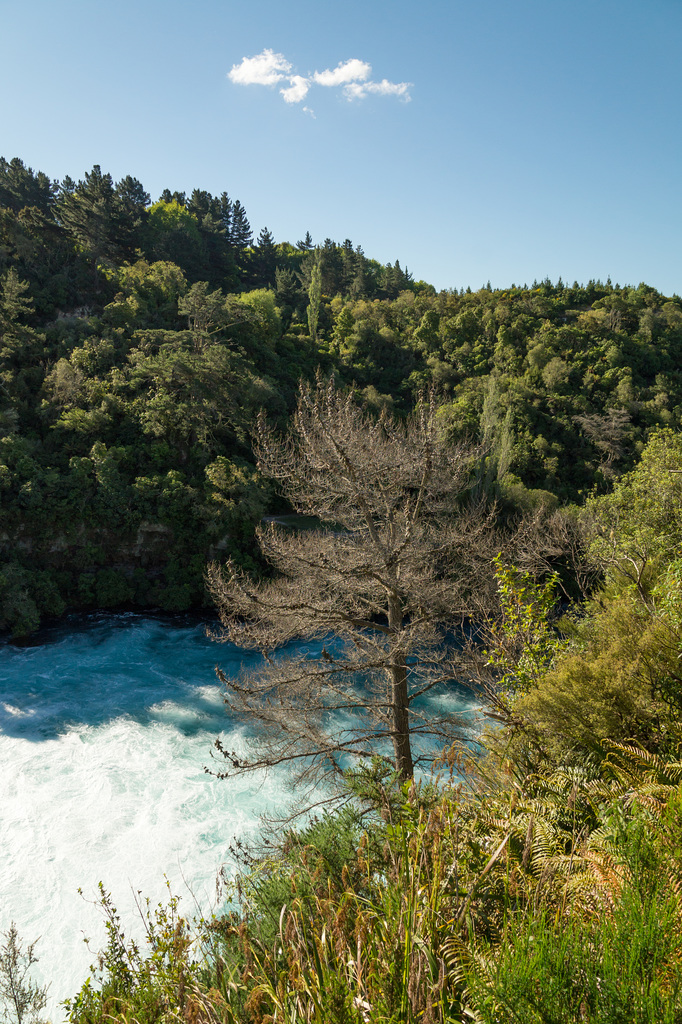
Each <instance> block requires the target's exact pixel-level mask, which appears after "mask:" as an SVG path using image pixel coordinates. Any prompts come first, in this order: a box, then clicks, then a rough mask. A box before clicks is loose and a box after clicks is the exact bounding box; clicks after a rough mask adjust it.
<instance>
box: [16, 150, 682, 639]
mask: <svg viewBox="0 0 682 1024" xmlns="http://www.w3.org/2000/svg"><path fill="white" fill-rule="evenodd" d="M681 357H682V300H680V298H679V297H678V296H672V297H667V296H663V295H661V294H659V293H658V292H657V291H656V290H655V289H654V288H652V287H649V286H646V285H639V286H638V287H636V288H630V287H624V288H621V287H619V286H618V285H614V284H612V283H611V282H610V281H607V282H606V283H605V284H604V283H601V282H595V281H590V282H589V283H588V284H587V285H584V286H582V285H578V284H577V283H575V284H573V285H571V286H568V285H566V284H564V283H563V282H562V281H558V282H557V283H556V284H552V283H551V282H549V281H543V282H541V283H539V284H538V283H537V282H533V284H532V285H531V286H530V287H527V286H525V285H524V286H523V287H521V286H518V287H517V286H514V285H512V286H511V287H510V288H507V289H504V290H493V289H492V288H491V287H490V286H489V285H488V286H487V287H484V288H482V289H480V290H478V291H471V290H470V289H467V290H466V291H462V290H460V291H457V290H452V291H445V292H441V293H440V294H437V293H436V292H435V290H434V289H433V288H432V287H431V286H430V285H428V284H426V283H425V282H423V281H418V282H415V281H414V280H412V277H411V275H410V274H409V272H408V271H407V270H406V269H403V268H402V267H401V265H400V263H399V261H398V260H396V261H395V262H394V263H393V264H387V265H386V266H382V265H381V264H379V263H377V262H376V261H374V260H372V259H369V258H368V257H366V256H365V254H364V253H363V250H362V248H361V247H360V246H359V245H354V244H353V242H351V241H350V240H349V239H346V240H345V241H343V243H341V244H337V243H335V242H333V241H332V240H331V239H325V240H324V241H322V242H320V243H319V244H314V243H313V240H312V239H311V237H310V235H309V233H306V234H305V235H304V238H303V239H302V240H300V241H298V242H296V244H292V243H289V242H280V243H276V242H275V240H274V238H273V236H272V234H271V233H270V232H269V231H268V230H267V228H263V229H262V230H261V231H260V233H259V235H258V237H257V238H256V239H254V236H253V233H252V230H251V227H250V224H249V221H248V219H247V214H246V211H245V209H244V207H243V205H242V204H241V203H240V202H239V200H236V199H235V200H233V199H231V198H230V197H229V196H228V194H227V193H226V192H223V193H222V194H221V195H220V196H213V195H211V194H210V193H208V192H205V191H201V190H198V189H196V190H194V191H193V192H192V193H191V195H189V196H188V195H187V194H185V193H182V192H177V191H173V192H171V191H170V190H169V189H166V190H165V191H164V192H163V193H162V195H161V196H160V197H159V199H158V200H157V201H156V202H153V203H152V202H151V197H150V196H149V194H148V193H147V192H146V191H145V189H144V187H143V185H142V184H141V183H140V182H139V181H138V180H137V179H135V178H133V177H131V176H127V177H125V178H123V179H122V180H121V181H119V182H114V181H113V180H112V178H111V175H109V174H106V173H104V172H102V171H101V169H100V168H99V167H98V166H95V167H94V168H93V169H92V171H90V172H88V173H86V174H85V175H84V177H83V179H82V180H80V181H78V182H75V181H73V180H71V179H70V178H65V179H64V180H63V181H62V182H60V183H57V182H54V181H51V180H50V179H49V178H48V177H47V176H46V175H45V174H43V173H41V172H34V171H33V170H32V169H31V168H28V167H26V166H24V164H23V162H22V161H21V160H19V159H16V158H15V159H12V160H10V161H7V160H5V159H2V160H0V489H1V493H2V505H1V509H0V559H1V560H2V561H1V566H2V569H1V572H0V629H5V630H10V631H11V632H12V633H13V634H14V635H15V636H20V635H25V634H28V633H30V632H31V631H33V630H34V629H35V628H36V627H37V626H38V624H39V623H40V621H41V618H43V617H44V616H53V615H59V614H61V613H63V612H64V611H65V610H66V609H76V608H79V609H89V608H112V607H119V606H123V607H125V606H137V607H158V608H161V609H165V610H168V611H181V610H186V609H188V608H191V607H199V606H201V605H202V604H203V603H206V600H207V599H206V596H205V589H204V583H203V576H204V571H205V565H206V562H207V560H209V559H211V558H214V557H220V558H222V557H225V556H227V555H230V556H232V557H233V558H235V559H237V560H238V561H239V562H240V563H241V564H242V565H244V566H245V567H246V568H250V569H254V570H258V569H259V568H261V567H259V566H258V565H256V564H255V563H254V554H253V543H252V537H253V531H254V527H255V525H256V524H257V523H258V522H259V521H260V520H261V518H262V517H263V515H265V514H268V513H270V514H277V513H281V512H283V511H286V508H285V506H284V505H283V503H282V499H281V498H280V497H279V496H278V494H277V493H276V492H275V490H274V489H273V487H272V485H271V483H270V482H269V481H268V480H267V479H264V478H262V477H261V476H260V475H259V473H258V472H257V470H256V468H255V465H254V460H253V455H252V451H251V445H250V428H251V424H252V422H253V419H254V416H255V414H256V412H257V411H258V410H259V409H261V408H263V409H265V411H266V412H267V414H268V416H269V417H270V418H271V419H273V420H275V421H278V422H279V423H280V424H282V425H283V424H284V423H285V422H286V419H287V416H288V414H289V413H290V412H291V410H292V409H293V407H294V404H295V396H296V390H297V385H298V382H299V380H300V379H302V378H303V379H312V378H313V376H314V374H315V372H316V371H317V369H318V368H320V369H321V370H322V372H323V373H324V374H327V375H328V374H331V373H334V374H335V376H336V378H337V380H338V381H339V382H340V383H341V384H342V385H347V386H352V387H354V388H355V389H356V391H357V392H358V394H359V396H360V397H361V398H362V399H363V400H364V401H365V402H366V403H367V405H368V407H370V408H373V409H375V410H377V411H378V410H380V409H381V408H384V407H387V408H390V409H392V410H394V411H395V412H396V413H397V414H398V415H400V414H404V413H406V412H407V411H408V410H409V409H410V408H411V406H412V404H413V401H414V398H415V395H416V394H417V393H418V392H419V390H420V389H423V388H424V387H425V386H427V387H428V386H429V385H431V384H435V385H436V387H437V388H438V389H439V392H440V394H441V396H442V399H443V405H442V416H443V418H444V420H445V421H446V422H447V427H448V430H449V431H450V433H451V435H452V437H453V439H457V438H461V437H464V436H467V437H477V438H481V439H483V440H484V441H485V443H486V446H487V451H488V455H487V459H486V464H485V466H484V467H482V480H483V482H484V485H485V487H487V488H488V489H489V490H490V492H491V494H492V493H494V494H496V495H497V497H498V499H499V500H500V501H501V503H502V504H503V505H504V504H505V503H506V504H507V505H508V506H510V507H516V508H523V507H525V508H530V507H533V506H537V505H539V504H542V503H547V502H549V503H555V504H556V503H562V504H563V503H566V502H580V501H581V500H582V499H583V498H584V497H585V496H586V495H587V494H589V493H591V492H592V491H593V489H595V488H596V490H597V491H605V490H607V489H608V488H609V486H610V485H611V482H612V481H613V480H614V479H615V478H616V477H617V476H618V475H619V474H620V473H622V472H623V471H624V470H627V469H629V468H631V467H632V466H633V465H634V464H635V461H636V459H637V458H638V456H639V454H640V453H641V451H642V450H643V447H644V445H645V443H646V441H647V439H648V438H649V437H650V435H651V433H652V431H654V430H656V429H657V428H659V427H661V426H669V427H672V428H673V429H675V428H677V427H679V423H680V415H681V410H682V376H681V371H680V367H681V366H682V358H681Z"/></svg>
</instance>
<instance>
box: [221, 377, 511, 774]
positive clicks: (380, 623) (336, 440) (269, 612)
mask: <svg viewBox="0 0 682 1024" xmlns="http://www.w3.org/2000/svg"><path fill="white" fill-rule="evenodd" d="M255 449H256V453H257V457H258V464H259V467H260V469H261V470H262V472H264V473H266V474H267V475H269V476H270V477H272V478H273V479H274V480H276V481H278V483H279V485H280V487H281V489H282V491H283V493H284V494H285V495H286V497H287V499H288V500H289V502H290V503H291V505H292V507H293V508H294V509H295V510H296V511H297V512H298V513H300V514H302V515H304V516H315V517H316V518H317V520H319V521H320V523H321V527H320V528H319V529H313V530H301V531H295V530H288V529H285V528H283V527H281V526H278V525H277V524H275V523H271V524H269V525H267V526H264V527H262V528H261V529H259V530H258V532H257V536H258V541H259V543H260V546H261V549H262V551H263V554H264V555H265V557H266V558H267V560H268V561H269V562H270V564H271V565H272V566H273V568H274V570H275V571H276V575H275V577H274V578H273V580H272V581H271V582H262V583H256V582H254V581H253V580H251V579H250V578H249V577H247V576H246V575H245V574H244V573H242V572H241V571H240V570H239V569H238V568H237V567H236V566H235V565H234V564H233V563H231V562H228V563H227V565H226V566H225V567H224V568H219V567H218V566H217V565H213V566H212V567H211V568H210V569H209V573H208V582H209V586H210V590H211V593H212V595H213V598H214V600H215V601H216V604H217V606H218V609H219V611H220V616H221V620H222V623H223V626H224V633H223V634H221V637H222V638H223V639H226V640H231V641H232V642H233V643H235V644H237V645H239V646H241V647H245V648H250V649H253V650H258V651H261V652H262V653H263V655H264V660H263V663H262V667H260V668H258V669H256V670H255V671H253V672H251V673H248V674H244V675H243V676H242V677H240V678H239V679H237V680H234V679H228V678H227V677H225V676H224V675H221V679H222V681H223V683H224V684H225V686H226V688H227V696H226V703H227V704H228V706H229V708H230V712H231V714H232V715H233V716H236V717H237V718H238V719H242V720H244V721H246V722H247V723H249V724H251V725H257V726H258V729H257V731H258V733H259V738H260V742H259V744H258V746H257V747H256V748H254V754H253V757H251V758H250V759H248V760H244V759H242V758H240V757H239V756H238V755H237V754H236V753H235V752H234V751H229V750H227V749H225V747H224V746H222V745H221V744H220V743H218V744H217V747H218V750H219V751H220V754H221V755H222V756H223V757H224V758H225V760H226V762H227V767H226V769H225V770H224V771H223V772H220V773H218V774H222V775H224V776H231V775H234V774H240V773H243V772H248V771H252V770H254V769H256V768H262V767H269V766H272V765H275V764H289V765H296V766H297V767H298V770H299V773H300V775H301V776H302V777H303V778H305V779H306V780H308V781H317V780H319V778H320V777H321V776H322V775H325V774H328V773H335V772H339V771H341V770H342V768H343V766H344V764H345V765H347V764H348V762H349V759H351V760H352V758H353V757H355V758H368V757H371V756H373V755H377V754H379V755H382V754H385V753H386V752H387V751H390V750H391V748H392V758H391V760H392V762H393V766H394V768H395V770H396V771H397V773H398V774H399V775H400V776H401V777H402V778H404V779H409V778H410V777H411V776H412V775H413V772H414V768H415V765H417V764H419V763H425V762H428V761H429V760H432V759H433V758H434V757H435V755H436V750H435V747H436V745H440V746H442V745H443V744H444V743H447V742H452V739H453V737H454V735H455V734H457V733H459V735H461V734H462V729H461V720H460V718H459V717H458V716H457V715H453V714H450V713H448V712H447V710H441V711H438V710H437V707H433V706H431V707H429V708H428V710H427V709H426V708H425V707H424V702H423V698H424V696H425V695H426V694H427V693H428V692H429V691H431V690H433V689H434V688H436V687H439V686H440V687H444V686H445V685H446V684H448V683H451V682H452V680H453V667H452V661H451V659H450V657H449V653H448V643H447V640H448V631H449V630H451V628H452V626H453V625H454V624H455V623H456V622H457V621H458V620H460V621H461V618H462V617H463V616H465V615H473V616H476V615H477V614H478V613H479V611H480V610H481V608H482V607H483V606H484V605H485V604H486V603H487V602H488V600H489V598H490V596H491V594H492V590H493V586H494V585H493V580H492V573H491V557H492V555H493V554H494V553H495V551H496V550H499V546H498V547H496V546H495V542H494V539H493V538H494V529H493V519H494V510H493V509H492V508H490V507H487V506H485V505H484V504H483V503H482V502H481V501H474V499H473V498H472V496H471V495H472V493H473V490H474V488H473V486H472V485H473V484H474V482H475V471H476V467H477V465H478V464H479V463H480V458H481V451H480V449H479V448H478V447H477V446H476V445H472V444H460V445H458V446H455V447H453V446H452V444H449V443H448V442H447V439H446V437H445V433H444V431H443V430H442V429H441V426H440V421H439V416H438V408H437V404H436V402H435V401H434V399H433V397H432V398H431V399H423V400H422V401H420V402H419V403H418V405H417V408H416V411H415V412H414V414H413V415H412V416H411V417H410V418H409V419H408V420H407V421H404V422H403V421H399V420H397V419H395V418H393V417H392V416H391V415H389V414H383V415H382V416H381V417H380V418H379V419H374V418H372V417H371V416H370V415H369V414H368V413H367V412H366V411H365V410H364V409H361V408H359V407H358V405H357V404H356V403H355V401H354V399H353V397H352V395H350V394H343V393H341V392H340V391H339V390H337V388H336V387H335V385H334V383H333V381H331V382H329V383H325V382H324V381H323V380H322V379H319V378H318V381H317V385H316V387H310V386H308V385H302V386H301V390H300V396H299V402H298V409H297V412H296V414H295V416H294V419H293V425H292V427H291V429H290V431H289V433H288V434H287V435H286V437H280V436H278V435H276V434H274V433H273V431H272V430H271V429H270V427H269V426H268V425H267V423H266V421H265V419H264V417H261V418H260V419H259V421H258V425H257V430H256V437H255ZM300 638H305V639H306V640H308V641H310V644H309V646H308V653H306V654H297V655H287V653H286V651H285V652H284V653H283V654H273V653H272V652H273V651H275V649H276V648H278V647H281V646H282V645H285V644H286V643H287V642H288V641H292V640H295V639H300ZM420 699H422V700H421V705H420ZM344 723H345V724H344ZM425 740H426V742H425Z"/></svg>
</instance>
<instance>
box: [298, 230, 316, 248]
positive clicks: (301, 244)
mask: <svg viewBox="0 0 682 1024" xmlns="http://www.w3.org/2000/svg"><path fill="white" fill-rule="evenodd" d="M296 248H297V249H303V250H304V251H305V252H309V251H310V250H311V249H314V245H313V239H312V235H311V234H310V232H309V231H306V233H305V238H304V239H303V241H301V240H300V239H299V241H298V242H297V243H296Z"/></svg>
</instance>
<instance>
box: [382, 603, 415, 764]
mask: <svg viewBox="0 0 682 1024" xmlns="http://www.w3.org/2000/svg"><path fill="white" fill-rule="evenodd" d="M402 624H403V617H402V603H401V601H400V598H399V597H398V595H397V594H391V595H390V597H389V604H388V626H389V629H390V630H391V632H396V633H397V632H398V630H399V629H400V627H401V626H402ZM388 676H389V705H390V718H391V738H392V740H393V753H394V761H395V768H396V771H397V772H398V773H399V775H400V777H401V779H411V778H412V776H413V775H414V764H413V761H412V747H411V745H410V720H409V707H410V704H409V700H408V691H407V662H406V659H405V654H404V653H403V652H402V651H396V652H395V656H394V657H393V658H392V660H391V664H390V665H389V666H388Z"/></svg>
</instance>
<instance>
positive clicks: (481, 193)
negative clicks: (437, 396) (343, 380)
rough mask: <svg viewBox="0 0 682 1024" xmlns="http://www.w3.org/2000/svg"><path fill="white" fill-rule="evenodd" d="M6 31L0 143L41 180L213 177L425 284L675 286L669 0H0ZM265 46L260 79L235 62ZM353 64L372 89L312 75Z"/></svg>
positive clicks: (680, 205) (281, 233)
mask: <svg viewBox="0 0 682 1024" xmlns="http://www.w3.org/2000/svg"><path fill="white" fill-rule="evenodd" d="M0 31H1V32H2V43H3V45H2V51H3V57H2V61H1V62H0V82H1V83H2V89H3V92H2V95H3V98H4V102H3V104H2V108H1V109H0V154H2V155H4V156H5V157H7V158H10V157H12V156H20V157H21V158H22V159H23V160H24V161H25V162H26V163H28V164H30V165H31V166H33V167H34V168H35V169H41V170H44V171H45V172H46V173H48V174H50V175H51V176H52V177H57V178H61V177H63V176H65V175H66V174H70V175H71V176H72V177H74V178H78V177H81V176H82V175H83V173H84V172H85V171H86V170H89V169H90V168H91V167H92V165H93V164H94V163H99V164H100V165H101V166H102V168H103V169H104V170H108V171H110V172H111V173H112V174H113V176H114V178H115V179H118V178H120V177H122V176H123V175H125V174H132V175H134V176H136V177H138V178H139V179H140V180H141V181H142V182H143V184H144V185H145V187H146V188H147V190H148V191H149V192H150V193H151V194H152V197H153V198H157V197H158V195H159V193H160V192H161V190H162V189H163V188H165V187H169V188H170V189H179V190H189V191H191V189H193V188H204V189H208V190H209V191H211V192H214V193H219V192H222V191H223V190H225V191H227V192H228V193H229V194H230V196H232V197H233V198H235V199H237V198H238V199H240V200H241V202H242V203H243V204H244V206H245V207H246V211H247V215H248V217H249V220H250V222H251V226H252V228H253V229H254V232H255V233H257V232H258V231H259V229H260V228H261V227H263V226H267V227H269V228H270V230H271V231H272V232H273V234H274V235H275V238H276V239H277V240H278V241H284V240H289V241H292V242H295V241H296V240H297V239H298V238H301V237H303V235H304V234H305V232H306V231H310V232H311V234H312V236H313V239H314V240H315V241H316V242H321V241H323V240H324V238H325V237H327V236H328V237H331V238H334V239H335V240H336V241H339V242H341V241H343V240H344V239H345V238H347V237H348V238H351V239H352V240H353V242H354V243H355V244H361V245H362V246H363V248H364V250H365V252H366V254H367V255H368V256H371V257H374V258H376V259H379V260H381V261H382V262H387V261H391V262H393V261H394V260H395V259H396V258H397V259H399V260H400V262H401V265H403V266H404V265H407V266H408V268H409V269H410V271H411V272H412V273H413V274H414V276H415V278H417V279H420V278H423V279H425V280H427V281H431V282H432V283H433V284H435V285H436V287H438V288H448V287H461V286H464V287H466V286H467V285H470V286H471V287H473V288H477V287H480V286H481V285H483V284H485V282H486V281H488V280H490V281H491V283H492V284H493V286H500V287H502V286H507V285H509V284H511V283H512V282H516V283H523V282H528V283H530V282H531V281H532V280H533V279H534V278H538V279H541V278H544V277H546V276H549V277H550V278H552V279H553V280H556V279H557V278H558V277H559V276H560V275H561V276H562V277H563V278H564V280H570V281H573V280H574V279H577V280H579V281H586V280H588V279H589V278H591V277H600V278H602V279H606V278H607V277H608V276H609V275H610V276H611V278H612V280H613V281H614V282H615V281H618V282H620V283H632V284H637V283H639V282H640V281H643V280H644V281H647V282H648V283H650V284H652V285H654V286H656V287H658V288H659V289H660V290H662V291H663V292H665V293H666V294H672V293H673V292H678V293H682V257H681V251H682V248H681V238H682V196H681V186H682V174H681V171H682V133H681V131H680V128H681V126H680V106H681V101H682V60H681V59H680V53H681V52H682V47H681V43H682V3H680V0H647V2H646V3H645V2H644V0H641V2H635V0H621V2H619V3H616V2H611V0H589V2H587V0H572V2H570V3H569V2H567V0H545V2H539V0H519V2H512V0H466V2H464V0H443V2H440V3H436V2H433V0H422V3H421V4H419V5H417V4H415V3H408V2H405V0H344V2H343V3H340V2H337V3H329V2H327V0H289V3H283V2H282V0H250V2H248V3H247V2H244V0H242V2H239V3H236V2H233V0H194V2H193V3H192V4H191V5H190V4H188V3H180V2H178V0H166V2H164V3H160V2H158V0H135V2H133V0H118V2H117V3H116V4H110V3H103V2H98V0H61V2H55V0H24V2H23V3H22V4H21V5H19V4H17V3H16V2H14V0H12V2H11V3H10V2H7V0H0ZM266 50H269V51H272V54H273V55H274V57H275V58H276V60H275V62H274V65H273V63H272V61H271V62H270V64H269V65H268V66H269V67H271V68H272V67H274V68H275V74H278V75H280V79H279V80H278V81H276V82H274V84H271V85H261V84H257V83H256V82H252V84H243V82H242V83H240V82H239V81H233V80H231V79H230V78H229V77H228V74H229V72H230V71H231V69H232V68H233V67H240V66H241V67H242V68H243V67H244V65H242V61H243V59H244V58H253V57H255V56H257V55H259V54H262V53H263V52H264V51H266ZM351 60H354V61H357V62H363V64H364V65H369V66H371V71H367V69H366V68H364V69H363V68H361V67H360V65H358V64H355V65H352V66H351V67H350V70H348V68H346V72H347V74H346V77H347V78H348V75H351V76H352V74H353V70H355V72H357V74H356V77H355V78H352V77H351V79H348V80H347V81H346V85H348V84H352V82H354V83H355V86H356V88H355V89H354V91H355V93H358V92H359V93H361V94H364V95H360V96H357V95H356V96H353V95H351V96H348V95H347V90H346V91H344V87H343V84H342V83H341V84H338V85H327V86H325V85H323V84H320V82H319V80H318V81H316V80H315V78H314V75H315V72H318V73H323V72H325V71H333V70H334V69H337V68H338V67H339V65H342V69H341V71H340V72H337V75H336V78H337V79H343V77H344V69H343V66H345V65H346V64H347V62H348V61H351ZM249 67H251V70H253V66H248V65H247V66H246V74H242V75H241V77H242V78H246V79H249V78H251V79H253V78H254V77H255V78H257V77H258V75H257V74H256V75H254V74H250V73H249ZM260 67H261V70H262V68H263V65H261V66H260ZM277 69H279V70H277ZM283 69H284V70H283ZM256 70H258V68H256ZM295 75H297V76H299V79H295V80H293V76H295ZM235 77H236V78H237V79H238V78H239V77H240V76H239V74H237V75H235V76H233V78H235ZM292 80H293V84H296V83H297V82H298V85H299V88H302V86H301V81H302V80H306V81H307V82H308V83H309V87H308V91H307V94H306V95H305V97H304V98H303V99H302V100H301V101H300V102H286V101H285V98H284V97H283V96H282V94H281V92H280V90H281V89H283V88H288V87H290V85H291V84H292ZM322 81H324V76H323V79H322ZM384 81H385V82H386V83H390V84H392V85H394V86H400V85H401V84H404V83H409V88H408V87H407V86H406V87H405V89H403V91H402V94H401V93H400V91H399V90H397V89H396V90H393V91H391V89H389V88H388V86H383V87H379V86H376V87H375V88H374V91H368V90H367V89H366V88H357V87H358V86H363V83H364V85H366V84H367V83H368V82H370V83H371V82H374V83H381V82H384ZM351 91H353V90H351ZM408 96H409V101H406V100H407V98H408ZM304 108H307V109H304Z"/></svg>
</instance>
